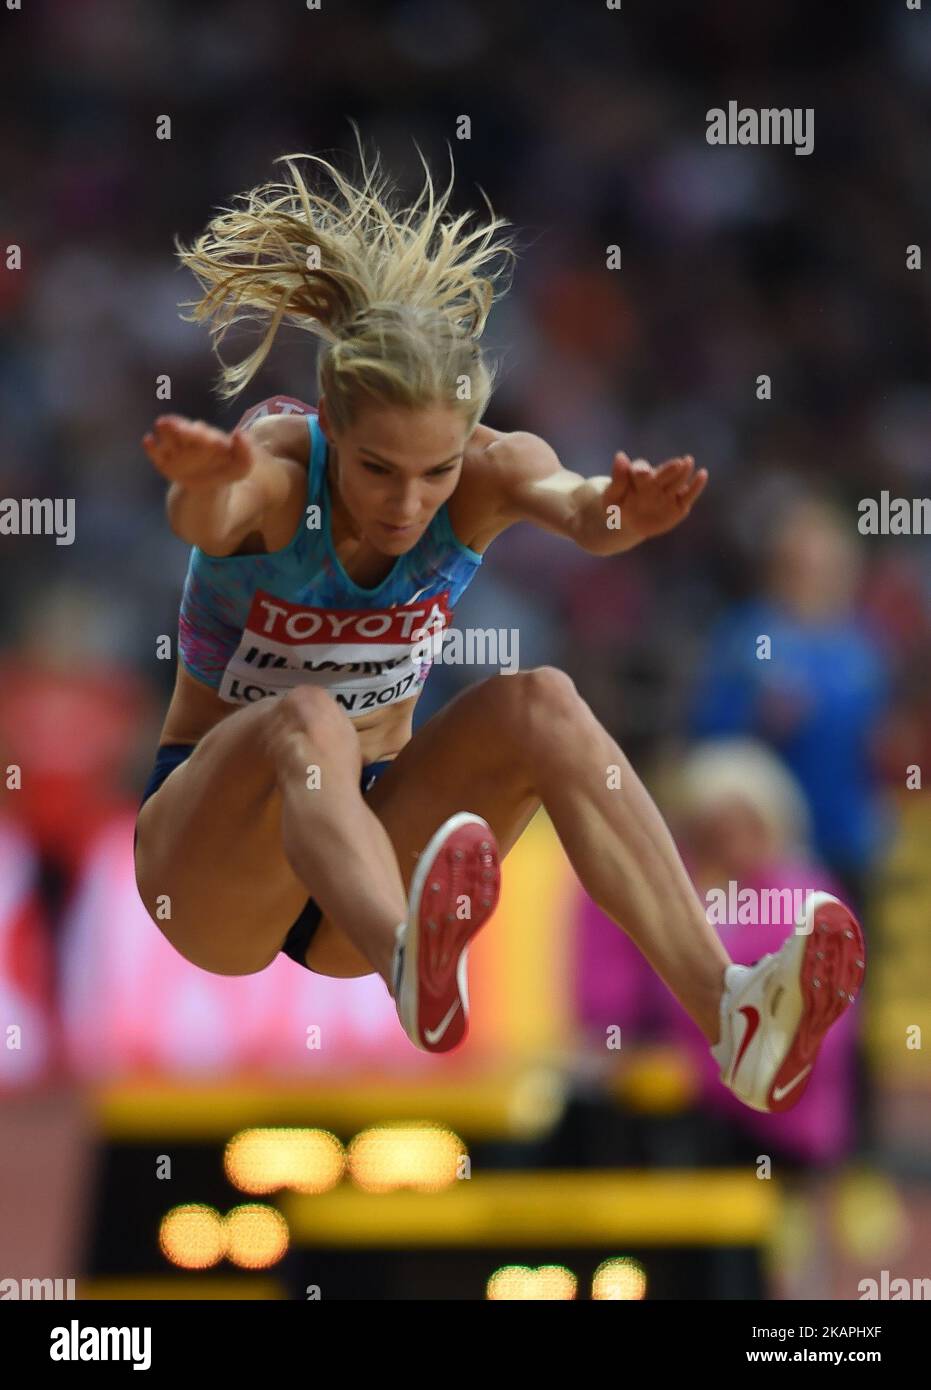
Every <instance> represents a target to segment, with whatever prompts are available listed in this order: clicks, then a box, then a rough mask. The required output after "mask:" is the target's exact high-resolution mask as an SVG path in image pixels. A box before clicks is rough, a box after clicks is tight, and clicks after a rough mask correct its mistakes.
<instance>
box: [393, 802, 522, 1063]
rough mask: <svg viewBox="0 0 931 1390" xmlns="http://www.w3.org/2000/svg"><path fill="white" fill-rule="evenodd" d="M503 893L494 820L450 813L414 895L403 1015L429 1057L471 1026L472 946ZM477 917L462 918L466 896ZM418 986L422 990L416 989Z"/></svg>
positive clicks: (417, 876) (425, 857)
mask: <svg viewBox="0 0 931 1390" xmlns="http://www.w3.org/2000/svg"><path fill="white" fill-rule="evenodd" d="M500 890H501V866H500V861H499V855H498V844H497V841H496V839H495V835H494V832H493V831H492V829H491V827H490V826H489V824H488V822H487V821H484V820H483V819H482V818H481V816H476V815H473V814H472V812H470V811H461V812H460V813H459V814H458V815H455V816H451V817H450V818H449V819H448V820H447V821H445V822H444V823H443V824H442V825H441V826H440V828H439V830H437V832H436V834H435V835H434V836H433V838H432V839H431V840H430V841H429V843H428V844H427V847H426V849H425V850H424V851H423V853H422V854H421V856H420V859H419V861H418V864H417V868H416V869H415V870H414V876H413V878H412V880H411V888H410V894H409V914H408V926H407V932H406V934H405V937H404V968H403V977H402V985H401V997H400V1000H399V1010H398V1011H399V1013H400V1015H401V1022H402V1024H403V1027H404V1031H405V1032H406V1033H407V1035H408V1037H409V1038H410V1039H411V1041H412V1042H415V1043H416V1045H417V1046H418V1047H420V1048H422V1049H423V1051H425V1052H450V1051H451V1050H452V1049H453V1048H455V1047H458V1046H459V1044H460V1043H461V1042H462V1041H463V1040H464V1039H465V1036H466V1034H467V1032H468V1028H469V985H468V958H469V945H470V943H471V942H472V940H473V939H474V937H475V936H476V934H477V933H478V932H479V931H480V930H481V928H482V927H483V926H484V925H485V923H486V922H487V921H488V919H489V917H491V916H492V914H493V912H494V910H495V908H496V907H497V904H498V897H499V894H500ZM463 896H465V897H467V898H468V901H469V906H470V912H471V915H470V916H469V917H466V918H460V917H459V916H458V912H457V909H458V907H459V900H460V898H461V897H463ZM415 981H416V989H415V988H414V987H413V984H414V982H415Z"/></svg>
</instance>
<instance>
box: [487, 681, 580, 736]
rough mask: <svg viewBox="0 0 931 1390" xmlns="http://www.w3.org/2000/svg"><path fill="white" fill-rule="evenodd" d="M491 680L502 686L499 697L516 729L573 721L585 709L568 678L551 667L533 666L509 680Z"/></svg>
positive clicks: (573, 683)
mask: <svg viewBox="0 0 931 1390" xmlns="http://www.w3.org/2000/svg"><path fill="white" fill-rule="evenodd" d="M494 679H495V680H500V681H501V682H502V685H501V694H502V695H503V696H504V698H505V700H506V702H507V704H508V706H509V710H510V713H511V715H512V718H513V719H514V720H515V722H516V724H517V726H518V728H527V727H529V726H531V725H536V724H538V723H539V724H541V725H546V724H549V723H552V721H554V720H575V719H578V718H579V717H580V716H581V714H582V713H583V711H584V710H585V709H586V705H585V702H584V700H583V699H582V697H581V695H580V694H579V692H578V691H577V690H576V688H575V682H574V681H573V680H572V678H571V676H567V675H566V673H565V671H560V670H558V669H557V668H556V667H555V666H533V667H531V668H530V669H529V670H527V671H518V672H516V673H515V674H514V675H513V676H499V677H497V676H496V677H494Z"/></svg>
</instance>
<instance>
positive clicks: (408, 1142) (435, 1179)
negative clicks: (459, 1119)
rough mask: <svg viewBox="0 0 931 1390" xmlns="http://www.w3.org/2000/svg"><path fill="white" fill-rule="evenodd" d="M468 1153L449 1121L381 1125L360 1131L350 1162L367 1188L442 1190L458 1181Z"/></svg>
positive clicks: (353, 1173) (351, 1147)
mask: <svg viewBox="0 0 931 1390" xmlns="http://www.w3.org/2000/svg"><path fill="white" fill-rule="evenodd" d="M464 1154H465V1145H464V1144H463V1142H462V1140H461V1139H460V1138H459V1137H458V1136H457V1135H455V1134H454V1133H453V1132H452V1130H451V1129H447V1128H446V1126H445V1125H437V1124H429V1123H424V1124H408V1125H380V1126H377V1127H373V1128H372V1129H365V1130H362V1132H361V1133H359V1134H357V1135H356V1137H355V1138H354V1139H353V1141H352V1143H351V1144H350V1145H349V1157H348V1163H347V1166H348V1169H349V1173H350V1175H351V1177H352V1179H353V1181H354V1182H355V1183H356V1184H357V1185H358V1186H359V1187H361V1188H363V1189H364V1191H366V1192H391V1191H394V1190H395V1189H396V1188H399V1187H412V1188H414V1189H415V1190H416V1191H418V1192H440V1191H442V1189H443V1188H446V1187H450V1186H451V1185H452V1184H453V1183H454V1182H455V1181H456V1179H457V1177H458V1174H459V1164H460V1161H461V1159H462V1158H463V1156H464Z"/></svg>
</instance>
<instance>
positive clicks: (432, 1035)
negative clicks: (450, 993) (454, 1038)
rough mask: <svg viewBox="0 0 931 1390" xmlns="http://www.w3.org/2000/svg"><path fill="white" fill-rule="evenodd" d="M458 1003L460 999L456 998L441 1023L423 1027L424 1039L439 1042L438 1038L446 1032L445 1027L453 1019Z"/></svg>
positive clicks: (429, 1041)
mask: <svg viewBox="0 0 931 1390" xmlns="http://www.w3.org/2000/svg"><path fill="white" fill-rule="evenodd" d="M460 1003H461V1001H460V1000H459V999H457V1000H456V1002H455V1004H454V1005H453V1006H452V1008H451V1009H450V1011H449V1013H448V1014H447V1015H446V1017H445V1018H444V1019H443V1021H442V1023H440V1024H439V1025H438V1027H436V1028H425V1029H424V1030H423V1035H424V1037H425V1038H426V1040H427V1042H428V1043H437V1042H439V1040H440V1038H441V1037H442V1036H443V1034H444V1033H445V1032H446V1029H447V1028H448V1027H449V1025H450V1023H452V1021H453V1015H454V1014H455V1012H456V1010H457V1009H458V1008H459V1005H460Z"/></svg>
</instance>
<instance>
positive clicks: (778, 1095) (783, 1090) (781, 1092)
mask: <svg viewBox="0 0 931 1390" xmlns="http://www.w3.org/2000/svg"><path fill="white" fill-rule="evenodd" d="M811 1067H812V1064H811V1062H809V1063H808V1066H807V1067H803V1068H802V1070H801V1071H800V1072H799V1074H798V1076H796V1077H794V1078H793V1079H792V1080H791V1081H790V1082H789V1084H788V1086H774V1087H773V1100H782V1098H783V1096H787V1095H788V1094H789V1092H790V1091H791V1090H792V1087H793V1086H797V1085H798V1083H799V1082H800V1081H801V1079H802V1077H803V1076H807V1075H808V1073H809V1072H810V1071H811Z"/></svg>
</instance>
